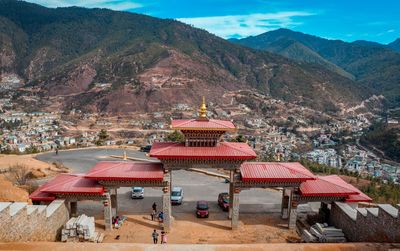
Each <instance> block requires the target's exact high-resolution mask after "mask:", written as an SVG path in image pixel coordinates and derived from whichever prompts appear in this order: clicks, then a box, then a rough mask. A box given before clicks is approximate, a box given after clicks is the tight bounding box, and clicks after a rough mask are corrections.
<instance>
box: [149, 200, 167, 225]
mask: <svg viewBox="0 0 400 251" xmlns="http://www.w3.org/2000/svg"><path fill="white" fill-rule="evenodd" d="M156 217H158V221H159V222H164V213H163V212H159V213H158V215H157V204H156V203H155V202H154V203H153V205H152V211H151V220H152V221H154V220H155V219H156Z"/></svg>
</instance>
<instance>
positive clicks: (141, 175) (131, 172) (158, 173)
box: [85, 161, 164, 180]
mask: <svg viewBox="0 0 400 251" xmlns="http://www.w3.org/2000/svg"><path fill="white" fill-rule="evenodd" d="M85 177H86V178H89V179H95V180H163V179H164V169H163V166H162V164H161V163H150V162H130V161H101V162H98V163H97V164H96V165H95V166H94V167H93V168H92V169H90V170H89V172H88V173H87V174H86V175H85Z"/></svg>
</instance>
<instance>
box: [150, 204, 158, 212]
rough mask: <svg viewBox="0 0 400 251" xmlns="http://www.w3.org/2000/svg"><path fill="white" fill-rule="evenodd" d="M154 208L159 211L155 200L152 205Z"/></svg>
mask: <svg viewBox="0 0 400 251" xmlns="http://www.w3.org/2000/svg"><path fill="white" fill-rule="evenodd" d="M151 207H152V208H153V210H154V211H156V212H157V204H156V203H155V202H154V203H153V205H152V206H151Z"/></svg>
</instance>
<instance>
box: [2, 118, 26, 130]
mask: <svg viewBox="0 0 400 251" xmlns="http://www.w3.org/2000/svg"><path fill="white" fill-rule="evenodd" d="M21 125H22V121H20V120H16V121H5V120H0V128H1V129H7V130H10V131H12V130H15V129H18V128H19V127H20V126H21Z"/></svg>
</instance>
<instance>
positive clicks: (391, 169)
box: [343, 145, 400, 184]
mask: <svg viewBox="0 0 400 251" xmlns="http://www.w3.org/2000/svg"><path fill="white" fill-rule="evenodd" d="M343 156H344V158H346V159H347V161H346V164H345V165H344V168H346V169H347V170H349V171H353V172H358V173H360V174H361V175H365V176H372V177H379V178H382V179H383V180H386V181H391V182H394V183H397V184H398V183H400V166H399V165H390V164H386V163H382V162H381V161H380V159H379V158H378V157H376V156H375V155H374V154H373V153H371V152H368V151H365V150H362V149H359V148H358V147H357V146H355V145H349V146H347V148H346V149H345V150H344V151H343Z"/></svg>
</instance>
